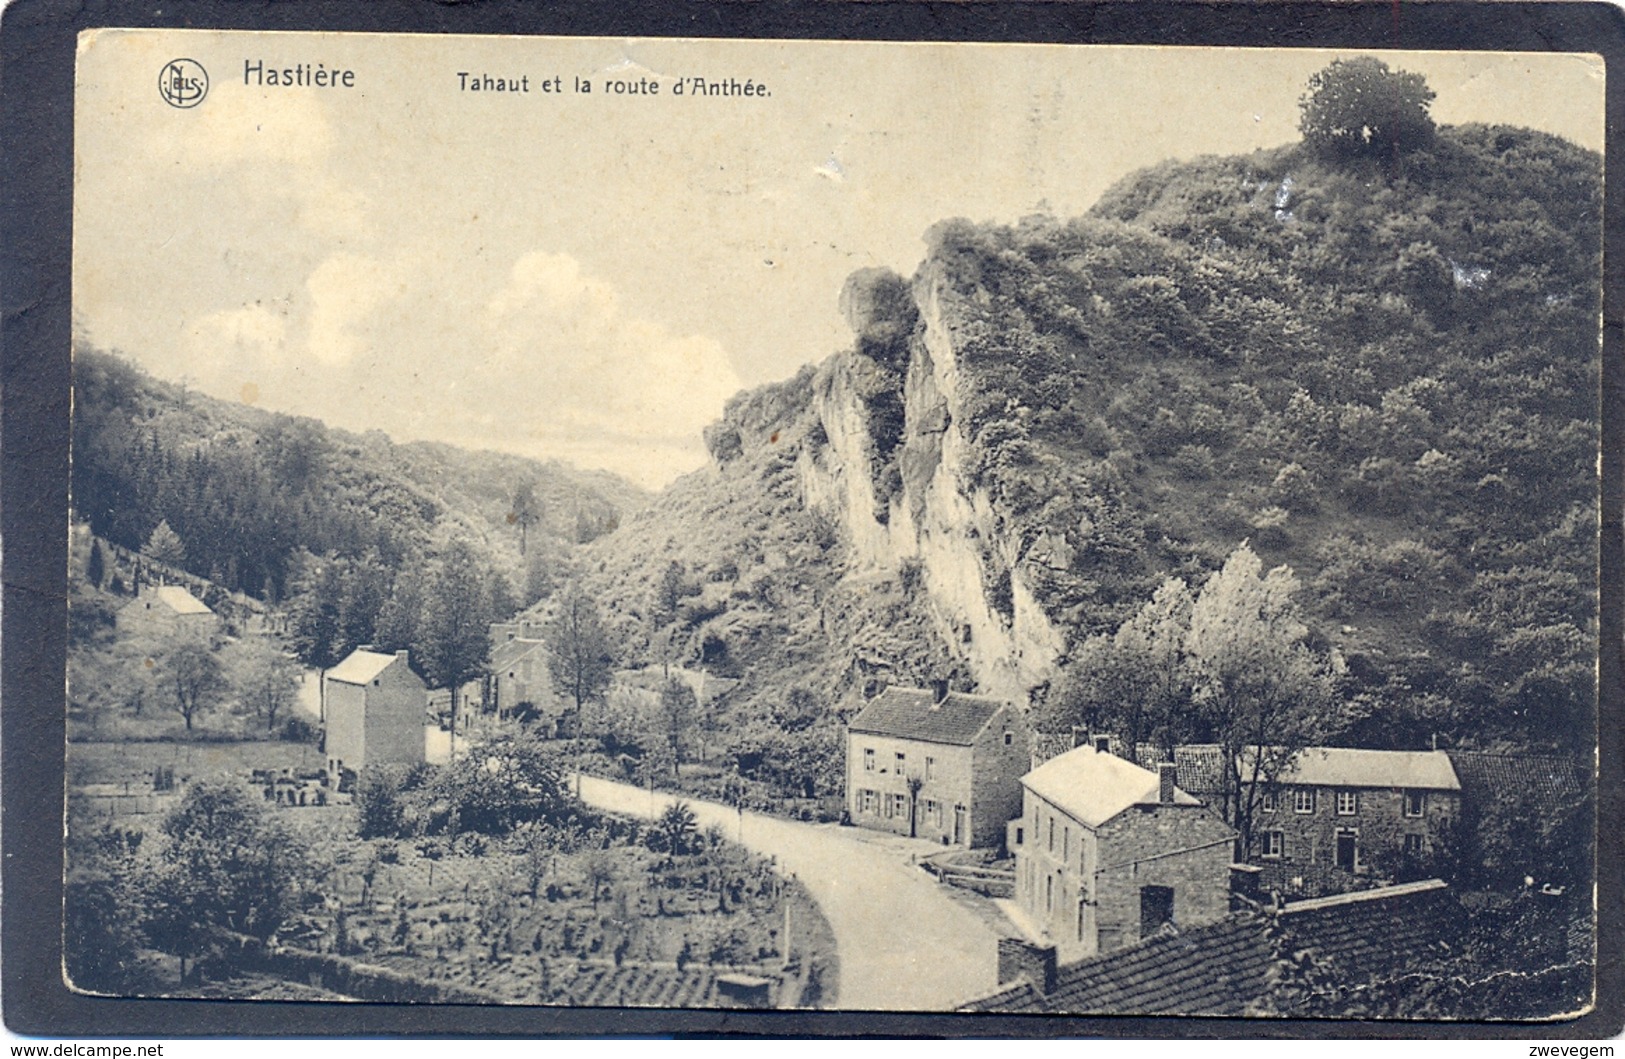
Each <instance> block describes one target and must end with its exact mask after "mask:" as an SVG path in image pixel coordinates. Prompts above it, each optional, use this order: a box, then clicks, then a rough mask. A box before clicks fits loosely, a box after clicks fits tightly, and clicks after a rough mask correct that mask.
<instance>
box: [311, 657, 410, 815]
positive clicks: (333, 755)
mask: <svg viewBox="0 0 1625 1059" xmlns="http://www.w3.org/2000/svg"><path fill="white" fill-rule="evenodd" d="M324 695H325V699H326V703H327V738H326V748H327V774H328V780H329V782H331V783H333V784H334V785H335V786H341V787H342V786H347V785H348V784H347V783H345V782H344V781H345V774H346V773H350V774H355V773H359V772H360V771H361V770H362V769H363V768H365V767H366V766H368V765H384V764H401V765H415V764H419V763H421V762H422V761H423V759H424V757H423V750H424V732H423V729H424V713H425V711H426V709H427V705H428V691H427V689H426V688H425V686H424V683H423V679H422V678H421V677H419V676H418V675H417V674H416V673H414V672H413V671H412V666H411V664H410V661H409V658H408V654H407V652H405V651H397V652H395V653H394V654H392V655H391V654H380V653H378V652H375V651H369V650H367V649H366V648H358V649H357V650H354V651H351V652H350V654H349V656H348V657H347V658H345V659H344V661H342V662H340V663H339V664H338V665H336V666H334V667H333V668H332V669H329V670H328V671H327V675H326V677H325V688H324Z"/></svg>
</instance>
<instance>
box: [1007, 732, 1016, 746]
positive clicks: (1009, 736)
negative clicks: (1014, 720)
mask: <svg viewBox="0 0 1625 1059" xmlns="http://www.w3.org/2000/svg"><path fill="white" fill-rule="evenodd" d="M1015 741H1016V736H1015V733H1014V732H1006V733H1004V745H1005V746H1010V745H1012V744H1014V743H1015Z"/></svg>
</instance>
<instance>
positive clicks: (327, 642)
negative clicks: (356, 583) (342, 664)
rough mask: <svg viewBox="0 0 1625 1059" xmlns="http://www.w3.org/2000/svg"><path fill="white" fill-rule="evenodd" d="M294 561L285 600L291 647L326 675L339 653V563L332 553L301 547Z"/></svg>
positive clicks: (340, 587) (340, 589) (334, 663)
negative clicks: (290, 584)
mask: <svg viewBox="0 0 1625 1059" xmlns="http://www.w3.org/2000/svg"><path fill="white" fill-rule="evenodd" d="M296 561H297V567H296V571H295V574H294V577H293V579H292V586H291V587H290V588H289V590H288V602H287V607H288V619H289V620H288V624H289V629H290V631H291V633H292V642H293V649H294V651H295V652H296V653H297V654H298V655H299V657H300V658H302V659H304V661H305V664H306V665H309V666H312V667H314V668H316V669H318V670H320V671H321V672H322V673H323V674H324V675H325V674H326V672H327V670H329V669H331V668H332V667H333V666H335V665H337V664H338V662H339V659H340V658H341V657H342V655H341V654H340V648H341V640H342V632H341V627H340V622H339V595H340V593H341V591H342V584H341V578H340V574H339V569H338V563H337V560H336V559H335V558H334V557H332V556H327V557H325V558H324V557H322V556H319V555H313V554H312V553H310V552H308V551H301V552H300V554H299V556H298V559H297V560H296Z"/></svg>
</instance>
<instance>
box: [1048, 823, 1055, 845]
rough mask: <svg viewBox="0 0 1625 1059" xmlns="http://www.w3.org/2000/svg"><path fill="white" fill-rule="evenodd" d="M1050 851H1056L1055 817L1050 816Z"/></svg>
mask: <svg viewBox="0 0 1625 1059" xmlns="http://www.w3.org/2000/svg"><path fill="white" fill-rule="evenodd" d="M1049 851H1050V852H1051V853H1054V852H1055V817H1053V816H1052V817H1050V818H1049Z"/></svg>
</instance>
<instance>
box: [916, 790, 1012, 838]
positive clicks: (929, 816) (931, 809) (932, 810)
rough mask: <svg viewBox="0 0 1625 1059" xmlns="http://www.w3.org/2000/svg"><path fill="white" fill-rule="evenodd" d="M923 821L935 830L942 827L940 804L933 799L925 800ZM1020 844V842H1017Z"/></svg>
mask: <svg viewBox="0 0 1625 1059" xmlns="http://www.w3.org/2000/svg"><path fill="white" fill-rule="evenodd" d="M925 819H926V820H927V821H928V822H929V823H931V824H932V825H933V826H935V827H937V828H939V829H940V828H941V827H942V803H941V802H939V801H937V800H936V799H935V798H927V799H926V800H925ZM1017 843H1018V844H1019V843H1020V840H1019V839H1018V840H1017Z"/></svg>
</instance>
